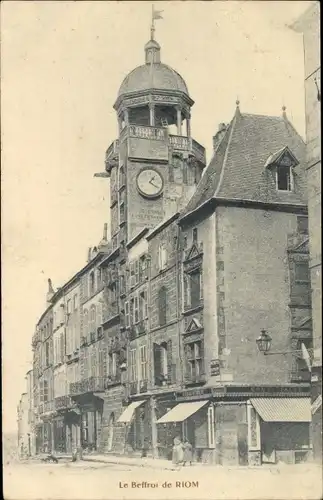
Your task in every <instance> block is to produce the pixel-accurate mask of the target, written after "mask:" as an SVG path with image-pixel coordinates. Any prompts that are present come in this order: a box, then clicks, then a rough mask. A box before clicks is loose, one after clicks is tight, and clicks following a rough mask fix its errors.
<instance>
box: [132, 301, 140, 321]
mask: <svg viewBox="0 0 323 500" xmlns="http://www.w3.org/2000/svg"><path fill="white" fill-rule="evenodd" d="M132 303H133V304H132V305H133V309H132V314H133V316H132V320H133V324H134V325H135V324H137V323H139V300H138V295H135V296H134V297H133V299H132Z"/></svg>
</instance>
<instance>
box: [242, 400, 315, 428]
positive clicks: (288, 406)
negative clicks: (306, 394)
mask: <svg viewBox="0 0 323 500" xmlns="http://www.w3.org/2000/svg"><path fill="white" fill-rule="evenodd" d="M250 402H251V404H252V406H253V407H254V409H255V410H256V412H257V413H258V415H259V416H260V417H261V418H262V419H263V420H264V421H265V422H310V421H311V401H310V398H253V399H250Z"/></svg>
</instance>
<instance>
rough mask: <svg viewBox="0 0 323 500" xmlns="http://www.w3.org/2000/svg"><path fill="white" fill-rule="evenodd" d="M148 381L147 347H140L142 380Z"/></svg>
mask: <svg viewBox="0 0 323 500" xmlns="http://www.w3.org/2000/svg"><path fill="white" fill-rule="evenodd" d="M146 379H147V346H146V345H142V346H140V380H146Z"/></svg>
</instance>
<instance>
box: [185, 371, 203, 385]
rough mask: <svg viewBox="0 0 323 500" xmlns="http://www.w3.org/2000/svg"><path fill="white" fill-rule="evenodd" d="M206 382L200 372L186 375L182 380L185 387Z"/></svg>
mask: <svg viewBox="0 0 323 500" xmlns="http://www.w3.org/2000/svg"><path fill="white" fill-rule="evenodd" d="M205 382H206V377H205V373H203V372H201V373H199V374H196V375H191V374H187V375H186V376H185V378H184V383H185V384H186V385H190V384H203V383H205Z"/></svg>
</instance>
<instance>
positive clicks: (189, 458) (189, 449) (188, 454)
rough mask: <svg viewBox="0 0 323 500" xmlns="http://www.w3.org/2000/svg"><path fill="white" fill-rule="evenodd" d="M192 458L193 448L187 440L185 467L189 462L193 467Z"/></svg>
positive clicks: (184, 447) (184, 457)
mask: <svg viewBox="0 0 323 500" xmlns="http://www.w3.org/2000/svg"><path fill="white" fill-rule="evenodd" d="M192 457H193V447H192V445H191V443H190V442H189V440H188V439H185V440H184V444H183V465H185V464H186V462H189V463H190V465H192Z"/></svg>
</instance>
